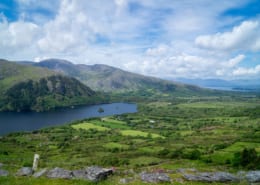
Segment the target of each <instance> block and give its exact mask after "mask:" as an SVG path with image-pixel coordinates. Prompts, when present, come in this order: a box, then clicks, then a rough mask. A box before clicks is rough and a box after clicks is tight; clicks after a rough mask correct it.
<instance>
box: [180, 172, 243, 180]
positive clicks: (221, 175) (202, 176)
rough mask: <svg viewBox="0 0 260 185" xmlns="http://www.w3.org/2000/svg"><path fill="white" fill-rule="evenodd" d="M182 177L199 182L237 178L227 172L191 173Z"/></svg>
mask: <svg viewBox="0 0 260 185" xmlns="http://www.w3.org/2000/svg"><path fill="white" fill-rule="evenodd" d="M183 176H184V178H185V179H186V180H188V181H201V182H233V181H238V180H239V179H238V178H237V177H236V176H234V175H232V174H230V173H227V172H203V173H196V174H195V175H192V174H184V175H183Z"/></svg>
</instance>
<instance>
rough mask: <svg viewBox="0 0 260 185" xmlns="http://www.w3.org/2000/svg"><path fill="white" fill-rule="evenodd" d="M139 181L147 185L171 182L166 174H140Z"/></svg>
mask: <svg viewBox="0 0 260 185" xmlns="http://www.w3.org/2000/svg"><path fill="white" fill-rule="evenodd" d="M140 177H141V180H142V181H145V182H149V183H157V182H171V179H170V177H169V175H168V174H166V173H158V172H157V173H146V172H143V173H141V174H140Z"/></svg>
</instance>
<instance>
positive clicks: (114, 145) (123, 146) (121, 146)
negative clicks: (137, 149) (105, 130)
mask: <svg viewBox="0 0 260 185" xmlns="http://www.w3.org/2000/svg"><path fill="white" fill-rule="evenodd" d="M103 146H104V147H105V148H108V149H115V148H118V149H125V150H127V149H128V148H129V145H126V144H120V143H115V142H109V143H106V144H104V145H103Z"/></svg>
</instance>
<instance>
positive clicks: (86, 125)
mask: <svg viewBox="0 0 260 185" xmlns="http://www.w3.org/2000/svg"><path fill="white" fill-rule="evenodd" d="M72 128H74V129H77V130H79V129H83V130H90V129H94V130H98V131H106V130H109V129H108V128H106V127H102V126H98V125H94V124H92V123H80V124H76V125H72Z"/></svg>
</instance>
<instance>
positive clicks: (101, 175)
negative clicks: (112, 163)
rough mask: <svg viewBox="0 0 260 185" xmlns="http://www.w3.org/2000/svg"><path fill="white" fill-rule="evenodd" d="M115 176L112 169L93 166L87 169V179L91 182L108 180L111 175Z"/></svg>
mask: <svg viewBox="0 0 260 185" xmlns="http://www.w3.org/2000/svg"><path fill="white" fill-rule="evenodd" d="M111 174H113V170H112V169H107V168H101V167H98V166H91V167H88V168H87V169H86V175H87V176H86V177H87V179H88V180H90V181H95V182H97V181H100V180H104V179H106V178H107V177H108V176H109V175H111Z"/></svg>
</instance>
